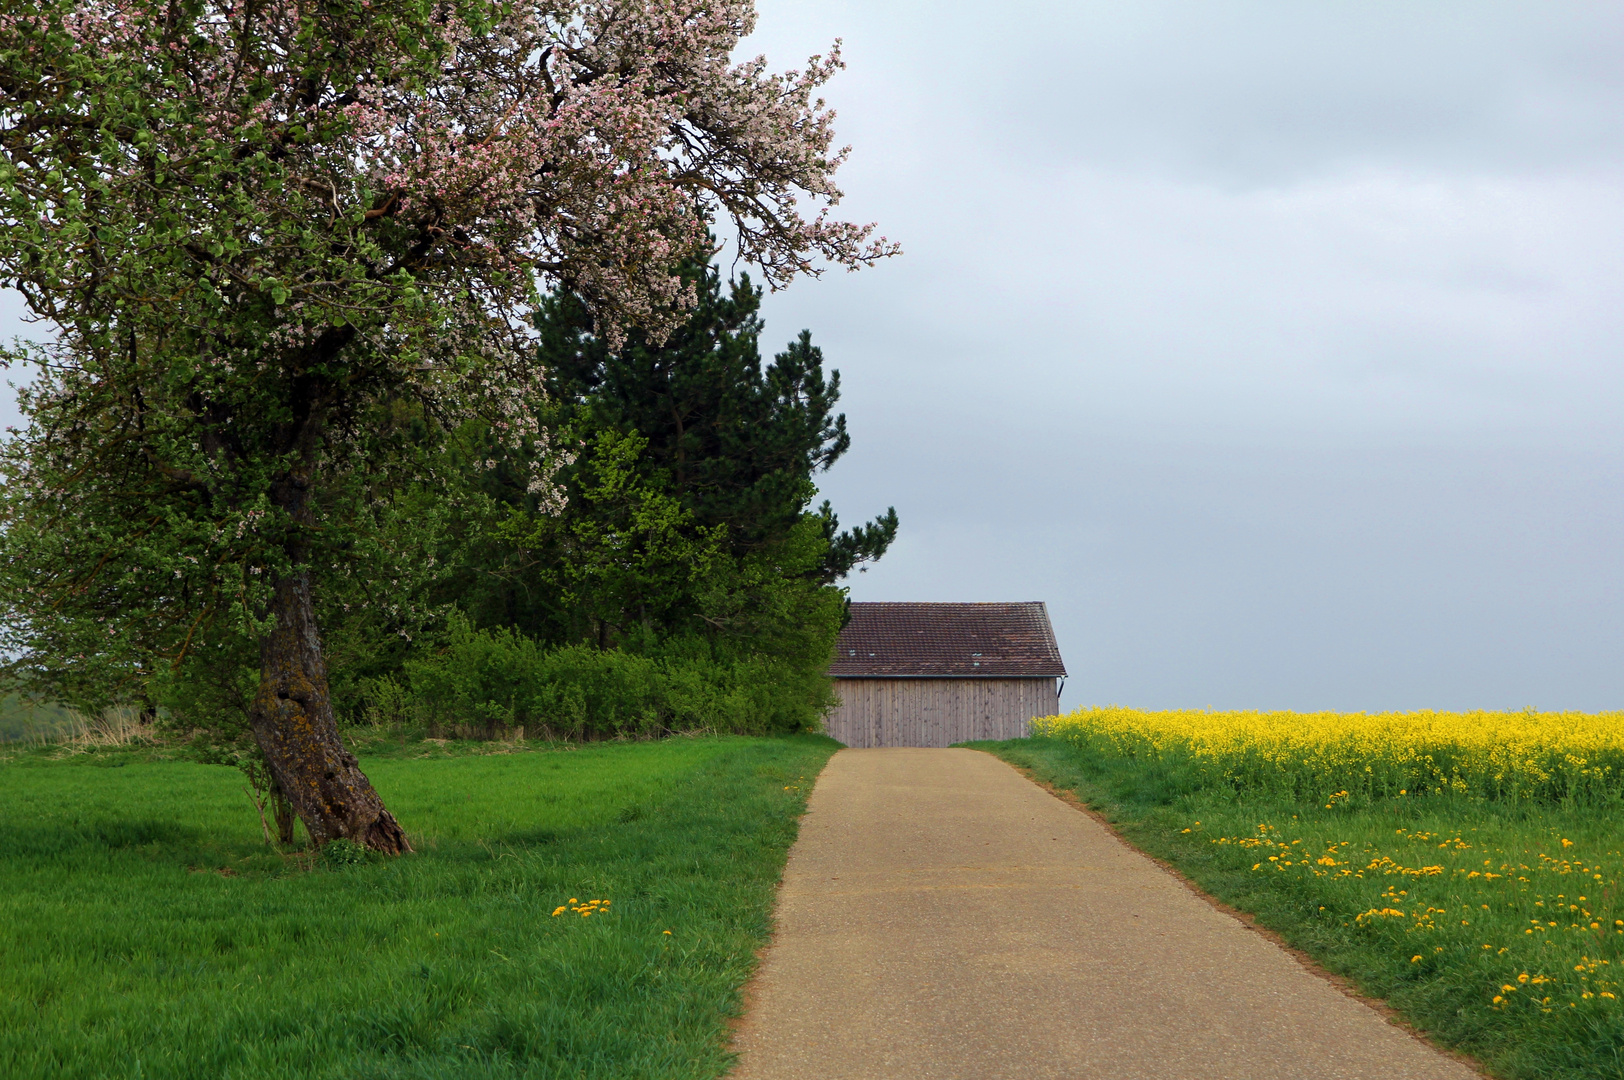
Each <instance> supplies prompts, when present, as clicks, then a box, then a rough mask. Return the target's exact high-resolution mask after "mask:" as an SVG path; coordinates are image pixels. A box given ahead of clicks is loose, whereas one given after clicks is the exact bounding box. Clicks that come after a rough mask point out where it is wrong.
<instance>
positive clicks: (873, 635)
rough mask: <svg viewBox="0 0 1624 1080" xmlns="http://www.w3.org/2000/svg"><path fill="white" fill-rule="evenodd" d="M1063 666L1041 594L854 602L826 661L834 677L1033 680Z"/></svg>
mask: <svg viewBox="0 0 1624 1080" xmlns="http://www.w3.org/2000/svg"><path fill="white" fill-rule="evenodd" d="M1065 673H1066V666H1065V665H1064V664H1063V663H1061V661H1060V649H1059V647H1058V646H1057V645H1056V644H1055V640H1054V630H1053V629H1052V628H1050V626H1049V611H1048V608H1046V607H1045V606H1044V605H1043V602H1042V601H1033V602H1031V603H1021V604H891V603H854V604H852V605H851V621H850V622H849V623H847V624H846V628H845V629H844V630H842V631H841V632H840V638H839V640H838V641H836V643H835V659H834V663H833V664H831V665H830V667H829V674H830V675H833V676H834V677H835V678H837V679H842V678H844V679H864V678H866V679H886V678H892V679H905V678H914V679H919V678H961V679H962V678H982V679H1035V678H1047V677H1054V676H1060V675H1064V674H1065Z"/></svg>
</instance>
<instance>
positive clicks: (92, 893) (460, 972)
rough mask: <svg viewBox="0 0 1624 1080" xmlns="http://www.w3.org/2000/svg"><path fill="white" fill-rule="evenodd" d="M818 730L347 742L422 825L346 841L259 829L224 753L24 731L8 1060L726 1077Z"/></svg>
mask: <svg viewBox="0 0 1624 1080" xmlns="http://www.w3.org/2000/svg"><path fill="white" fill-rule="evenodd" d="M835 748H836V744H835V743H833V742H832V741H830V740H827V739H822V738H816V737H798V738H788V739H747V738H692V739H687V738H674V739H668V740H665V741H662V742H637V743H608V744H597V745H589V746H579V747H574V748H553V749H551V750H548V749H542V748H537V747H534V746H532V747H521V748H509V749H510V750H512V751H513V752H504V753H489V752H483V753H457V752H455V748H446V749H436V748H435V747H433V746H429V747H427V748H426V749H424V748H422V747H420V746H412V747H396V748H395V749H394V750H393V751H392V752H390V751H386V749H385V748H384V747H382V746H374V747H372V748H371V749H372V752H371V753H370V754H369V753H367V752H366V750H365V748H362V754H361V756H362V761H363V766H364V768H365V769H366V771H367V773H368V775H369V776H370V777H371V778H372V780H373V782H374V783H375V784H376V786H377V787H378V789H379V790H380V791H381V792H382V793H383V794H384V797H385V799H386V801H387V802H388V804H389V805H390V807H391V808H392V809H393V810H394V811H395V813H396V814H397V815H398V816H399V817H400V819H401V821H402V822H403V823H404V824H405V826H406V828H407V829H408V831H409V833H410V835H411V838H412V842H413V844H414V845H415V846H416V848H417V852H418V853H417V854H415V855H411V856H406V857H402V858H399V859H394V860H384V859H368V860H364V861H361V862H358V863H354V864H350V865H341V864H339V863H337V862H329V861H327V860H325V859H324V858H322V857H320V856H317V855H315V854H312V853H308V852H295V853H288V854H279V853H275V852H272V851H270V850H268V849H267V846H266V844H265V842H264V840H263V835H262V832H261V827H260V823H259V819H258V817H257V815H256V813H255V810H254V807H253V804H252V803H251V802H250V800H249V796H248V795H247V793H246V792H245V791H244V785H243V780H242V777H241V775H240V774H239V773H237V772H236V771H234V770H232V769H229V768H225V767H219V766H206V765H198V764H191V763H187V762H181V761H173V760H161V759H160V758H161V755H159V754H155V753H153V752H151V751H144V750H132V751H124V750H112V751H105V750H103V751H95V752H89V753H78V754H73V755H71V756H68V757H65V758H64V757H61V756H60V754H58V753H55V752H51V753H47V752H44V751H36V752H33V753H14V754H12V755H10V756H9V757H8V758H7V759H6V760H5V761H4V763H0V882H4V886H3V889H0V1075H3V1076H5V1077H8V1078H12V1080H24V1078H33V1077H41V1078H44V1077H51V1078H86V1080H89V1078H100V1077H136V1076H139V1077H145V1078H158V1077H175V1078H180V1077H197V1078H205V1077H206V1078H210V1080H220V1078H226V1077H243V1078H248V1077H253V1078H256V1080H270V1078H277V1077H288V1078H293V1077H298V1078H301V1080H304V1078H317V1077H333V1078H338V1077H343V1078H345V1080H360V1078H368V1077H380V1078H381V1077H413V1078H431V1077H457V1078H476V1077H566V1076H567V1077H604V1078H609V1077H614V1078H617V1080H619V1078H630V1077H714V1076H718V1075H720V1074H721V1073H722V1072H723V1071H724V1070H725V1068H726V1067H727V1065H728V1061H729V1059H728V1056H727V1053H726V1049H725V1041H726V1033H727V1025H728V1023H729V1021H730V1018H732V1017H733V1016H734V1015H735V1014H736V1012H737V1010H738V1008H739V994H740V990H741V988H742V986H743V984H744V982H745V981H746V979H747V978H748V976H749V974H750V972H751V971H752V969H753V966H754V957H755V952H756V950H757V948H758V947H759V946H760V945H761V944H762V943H763V942H764V940H765V937H766V934H767V932H768V927H769V919H770V907H771V902H772V898H773V889H774V884H775V882H776V881H777V879H778V876H779V873H780V870H781V868H782V865H783V860H784V857H785V852H786V850H787V848H788V846H789V844H790V843H791V841H792V840H793V839H794V836H795V832H796V827H797V825H796V823H797V819H798V817H799V815H800V814H801V812H802V811H803V809H804V801H805V795H806V793H807V792H808V791H809V790H810V786H811V783H812V781H813V779H814V778H815V777H816V775H817V773H818V771H819V770H820V769H821V768H822V766H823V764H824V762H825V761H826V760H827V758H828V756H829V754H830V753H832V752H833V750H834V749H835ZM487 749H488V747H487ZM351 850H352V851H353V850H354V849H351ZM593 901H596V902H597V903H591V902H593Z"/></svg>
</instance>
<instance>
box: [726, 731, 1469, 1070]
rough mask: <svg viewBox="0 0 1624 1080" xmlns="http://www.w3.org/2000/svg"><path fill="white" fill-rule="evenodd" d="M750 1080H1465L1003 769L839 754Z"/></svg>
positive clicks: (765, 993)
mask: <svg viewBox="0 0 1624 1080" xmlns="http://www.w3.org/2000/svg"><path fill="white" fill-rule="evenodd" d="M777 914H778V930H777V934H776V936H775V937H774V940H773V944H772V946H771V947H770V948H769V949H768V951H767V954H766V958H765V961H764V963H763V965H762V968H761V972H760V974H759V976H758V978H757V980H756V982H755V984H754V985H753V990H752V995H751V1000H750V1004H749V1007H748V1010H747V1014H746V1017H745V1020H744V1022H743V1024H742V1025H741V1027H740V1029H739V1031H738V1033H737V1037H736V1041H735V1047H736V1049H738V1050H739V1051H740V1054H741V1059H740V1063H739V1067H738V1068H737V1070H736V1071H735V1072H734V1073H733V1074H732V1076H733V1077H734V1078H736V1080H802V1078H805V1080H837V1078H842V1077H851V1078H862V1080H881V1078H896V1080H937V1078H941V1080H948V1078H954V1080H992V1078H998V1077H1012V1078H1013V1077H1021V1078H1040V1077H1067V1078H1094V1077H1098V1078H1101V1080H1139V1078H1144V1080H1181V1078H1189V1080H1228V1078H1234V1080H1277V1078H1278V1080H1287V1078H1289V1080H1366V1078H1369V1080H1378V1078H1379V1080H1471V1078H1473V1077H1476V1076H1477V1073H1475V1072H1474V1071H1472V1070H1470V1069H1468V1068H1467V1067H1466V1066H1464V1065H1462V1064H1461V1063H1460V1062H1458V1061H1455V1060H1454V1059H1451V1058H1449V1057H1446V1056H1445V1055H1443V1054H1440V1053H1439V1052H1437V1051H1436V1050H1434V1049H1432V1048H1430V1047H1428V1046H1426V1045H1425V1044H1423V1043H1421V1042H1420V1041H1418V1040H1417V1039H1415V1038H1414V1037H1412V1036H1411V1035H1409V1034H1407V1033H1406V1032H1404V1031H1402V1030H1400V1029H1399V1028H1396V1027H1394V1026H1392V1025H1391V1024H1389V1023H1387V1022H1386V1021H1385V1020H1383V1019H1382V1017H1381V1016H1380V1015H1378V1014H1377V1013H1376V1012H1375V1011H1374V1010H1373V1009H1371V1008H1370V1007H1369V1006H1367V1005H1365V1004H1363V1003H1361V1002H1359V1001H1357V1000H1354V999H1353V998H1350V997H1348V996H1347V995H1345V994H1343V993H1342V992H1340V991H1339V990H1337V989H1336V988H1335V987H1334V986H1332V985H1331V984H1330V983H1328V982H1327V981H1326V980H1324V979H1323V978H1321V977H1319V976H1317V975H1315V974H1313V973H1311V972H1310V971H1308V970H1306V969H1305V968H1304V967H1303V966H1302V965H1301V964H1299V963H1298V962H1297V960H1296V959H1294V958H1293V957H1292V956H1291V954H1289V953H1287V952H1285V951H1284V950H1282V949H1280V948H1279V947H1277V946H1276V945H1274V944H1272V943H1271V942H1269V941H1268V940H1267V939H1266V938H1264V937H1262V936H1261V935H1259V934H1257V933H1255V932H1253V931H1251V930H1249V929H1247V928H1246V927H1245V926H1244V925H1242V924H1241V923H1240V922H1239V921H1238V920H1236V919H1235V918H1233V917H1232V916H1229V915H1226V914H1224V913H1223V912H1221V911H1219V910H1217V909H1216V908H1214V907H1213V906H1212V905H1211V904H1209V903H1207V902H1206V901H1204V900H1202V899H1201V898H1200V897H1199V896H1196V895H1195V894H1194V893H1192V892H1191V891H1190V890H1189V889H1188V888H1186V887H1185V886H1184V885H1183V884H1182V883H1181V882H1179V881H1178V880H1177V879H1176V878H1174V877H1173V876H1172V875H1171V874H1169V873H1167V872H1166V871H1165V870H1163V869H1162V868H1161V867H1159V866H1157V865H1156V864H1155V863H1154V862H1152V861H1151V860H1149V859H1147V858H1146V857H1144V856H1143V855H1141V854H1139V853H1138V852H1136V851H1134V850H1133V849H1132V848H1130V847H1128V846H1127V845H1125V844H1123V843H1122V842H1121V841H1120V840H1118V839H1117V838H1116V837H1115V836H1113V835H1112V834H1111V833H1110V831H1109V830H1107V829H1106V828H1105V827H1103V826H1102V825H1100V824H1099V823H1098V822H1097V821H1095V820H1094V819H1093V818H1091V817H1089V816H1088V815H1086V814H1083V813H1080V812H1078V811H1077V810H1075V809H1074V808H1072V807H1070V806H1068V805H1066V804H1065V803H1063V802H1061V801H1060V800H1059V799H1056V798H1055V797H1054V796H1052V795H1050V794H1049V793H1048V792H1046V791H1044V790H1043V789H1041V788H1039V787H1038V786H1037V785H1035V784H1033V783H1032V782H1030V781H1029V780H1027V779H1026V778H1025V777H1023V776H1021V775H1020V774H1019V773H1018V772H1016V771H1015V770H1014V769H1012V768H1010V767H1009V766H1008V765H1006V764H1004V763H1003V762H1001V761H999V760H998V759H997V758H994V757H992V756H991V755H989V754H984V753H980V752H978V751H974V750H925V749H918V750H915V749H886V750H842V751H840V752H839V753H837V754H836V755H835V756H834V758H833V759H832V760H831V761H830V762H829V765H828V767H827V768H826V769H825V770H824V772H823V774H822V775H821V776H820V777H819V778H818V782H817V786H816V787H815V788H814V790H813V792H812V796H811V803H810V807H809V810H808V813H807V815H806V817H805V818H804V819H803V820H802V823H801V834H800V839H799V840H798V841H796V843H795V846H794V847H793V848H792V849H791V851H790V857H789V865H788V867H787V869H786V871H785V875H784V883H783V888H782V892H781V894H780V896H779V902H778V913H777Z"/></svg>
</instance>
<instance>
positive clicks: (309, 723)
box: [249, 570, 412, 855]
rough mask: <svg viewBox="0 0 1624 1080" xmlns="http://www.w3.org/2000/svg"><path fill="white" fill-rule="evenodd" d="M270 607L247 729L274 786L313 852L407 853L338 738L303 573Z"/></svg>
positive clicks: (396, 826)
mask: <svg viewBox="0 0 1624 1080" xmlns="http://www.w3.org/2000/svg"><path fill="white" fill-rule="evenodd" d="M271 607H272V612H273V614H274V615H275V616H276V625H275V627H274V628H273V629H272V630H271V632H270V633H269V634H267V635H265V638H264V639H263V640H262V641H261V642H260V682H259V692H258V693H257V694H256V695H255V696H254V703H253V706H252V707H251V708H250V710H249V722H250V724H252V726H253V729H254V738H255V739H256V740H257V741H258V742H259V748H260V749H261V750H262V751H263V752H264V754H265V761H266V763H267V764H268V765H269V766H270V769H271V775H272V777H273V778H274V779H275V781H276V785H277V786H278V787H279V788H281V789H282V794H283V795H284V796H285V797H286V798H287V801H288V803H289V804H290V805H291V806H292V807H293V810H294V812H295V813H297V814H298V815H299V819H300V820H301V821H303V822H304V823H305V829H306V830H307V831H308V832H309V833H310V839H311V840H312V841H313V842H314V843H315V844H316V845H317V846H320V845H322V844H325V843H326V842H327V841H329V840H337V839H339V838H340V837H342V838H344V839H347V840H353V841H355V842H356V843H358V844H365V845H366V846H367V847H369V848H373V849H374V850H377V851H382V852H386V853H388V854H391V855H398V854H400V853H402V852H406V851H410V850H412V847H411V844H410V843H408V842H407V839H406V832H405V830H404V829H402V828H401V827H400V823H399V822H398V821H396V820H395V816H394V815H393V814H391V813H390V812H389V811H388V810H387V809H385V808H384V805H383V800H382V799H381V798H379V797H378V793H377V792H376V791H374V790H373V787H372V782H371V781H369V780H368V779H367V777H366V774H365V773H363V772H362V771H361V769H360V766H359V763H358V762H357V761H356V759H355V755H354V754H352V753H350V752H349V751H348V750H346V749H345V748H344V743H343V740H341V739H340V738H339V734H338V723H337V721H336V720H335V719H334V717H333V701H332V697H331V694H330V693H329V690H328V684H327V663H326V661H325V660H324V659H323V658H322V654H321V639H320V636H319V635H318V634H317V631H316V616H315V610H314V608H313V605H312V604H311V599H310V574H309V572H308V571H303V570H300V571H296V572H294V573H290V574H287V575H284V576H283V577H282V578H280V579H279V580H278V581H277V582H276V587H275V595H274V598H273V600H272V604H271Z"/></svg>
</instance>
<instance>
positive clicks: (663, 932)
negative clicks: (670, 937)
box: [660, 930, 671, 934]
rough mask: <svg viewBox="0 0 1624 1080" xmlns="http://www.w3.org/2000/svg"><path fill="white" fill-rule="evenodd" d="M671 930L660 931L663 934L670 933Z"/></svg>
mask: <svg viewBox="0 0 1624 1080" xmlns="http://www.w3.org/2000/svg"><path fill="white" fill-rule="evenodd" d="M670 932H671V931H669V930H662V931H660V933H662V934H669V933H670Z"/></svg>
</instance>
